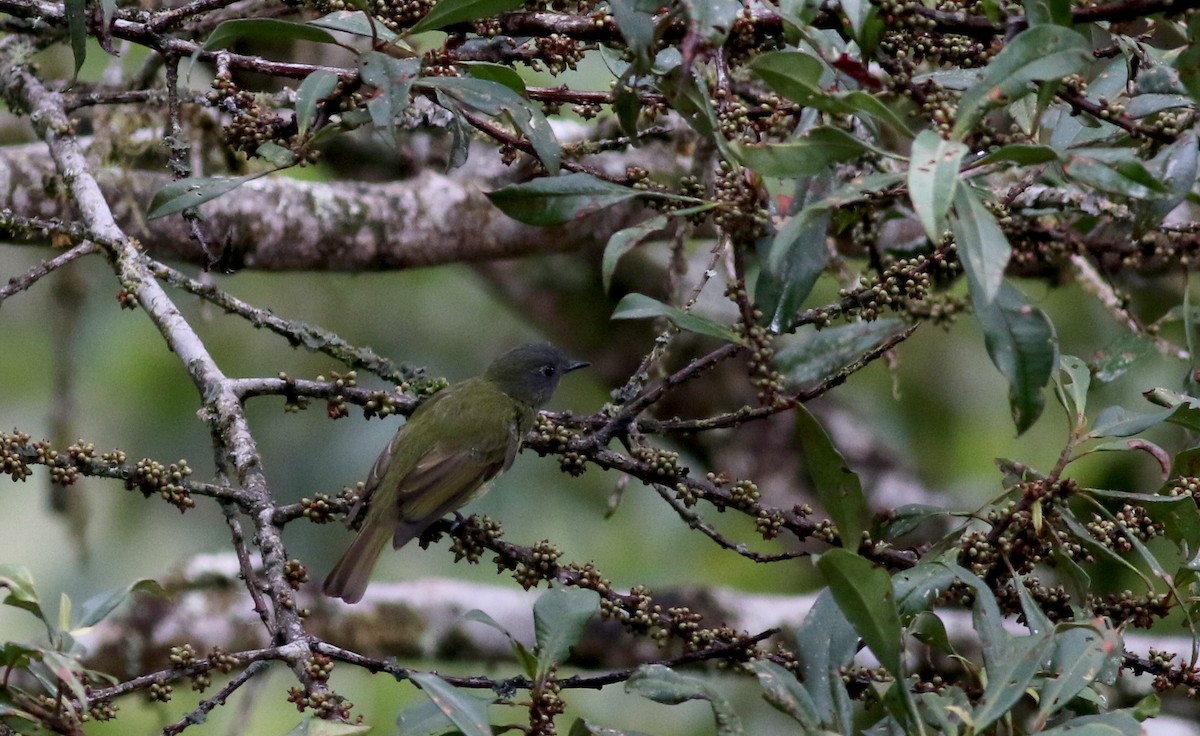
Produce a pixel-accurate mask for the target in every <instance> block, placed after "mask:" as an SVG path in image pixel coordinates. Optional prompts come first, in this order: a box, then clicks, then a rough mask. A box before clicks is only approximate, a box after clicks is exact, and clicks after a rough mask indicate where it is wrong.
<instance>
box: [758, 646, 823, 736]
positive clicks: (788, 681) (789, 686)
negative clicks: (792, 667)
mask: <svg viewBox="0 0 1200 736" xmlns="http://www.w3.org/2000/svg"><path fill="white" fill-rule="evenodd" d="M746 669H748V670H750V671H751V672H753V673H754V675H755V676H756V677H757V678H758V685H759V687H761V688H762V689H763V698H765V699H766V701H767V702H768V703H770V704H771V705H773V706H775V708H777V709H778V710H780V711H781V712H783V713H786V714H787V715H789V716H791V717H792V718H794V719H795V720H796V721H799V723H800V725H801V726H803V727H804V728H805V729H807V730H809V731H815V730H817V729H818V728H820V726H821V717H820V715H818V713H817V705H816V703H814V702H813V699H812V696H811V695H809V694H808V691H807V690H805V689H804V685H803V684H802V683H801V682H800V681H799V680H797V679H796V676H795V675H793V674H792V673H791V672H790V671H788V670H787V669H785V668H784V667H781V666H780V665H777V664H775V663H774V662H772V661H771V660H769V659H755V660H751V661H749V662H747V663H746Z"/></svg>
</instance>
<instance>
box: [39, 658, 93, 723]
mask: <svg viewBox="0 0 1200 736" xmlns="http://www.w3.org/2000/svg"><path fill="white" fill-rule="evenodd" d="M42 664H44V665H45V667H46V671H48V672H50V673H51V674H52V675H53V677H54V679H55V680H56V681H57V682H58V683H59V684H61V685H65V686H66V688H67V690H69V691H70V692H71V694H72V695H73V696H74V697H75V699H76V700H78V701H79V702H80V703H82V704H83V707H84V708H85V709H86V708H87V704H88V692H87V685H86V683H84V681H83V677H82V676H81V670H82V669H83V668H82V666H81V665H80V664H79V661H78V660H76V659H74V658H73V657H70V656H68V655H66V654H63V653H62V652H58V651H55V650H53V649H43V650H42ZM31 667H32V668H34V669H36V668H37V667H38V663H36V662H35V663H32V664H31ZM60 689H61V688H60V687H55V688H53V689H51V692H58V691H59V690H60Z"/></svg>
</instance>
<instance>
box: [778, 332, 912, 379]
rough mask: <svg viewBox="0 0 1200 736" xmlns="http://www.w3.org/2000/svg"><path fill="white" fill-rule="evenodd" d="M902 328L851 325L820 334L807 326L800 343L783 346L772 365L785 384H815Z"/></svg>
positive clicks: (798, 341)
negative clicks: (781, 375) (777, 369)
mask: <svg viewBox="0 0 1200 736" xmlns="http://www.w3.org/2000/svg"><path fill="white" fill-rule="evenodd" d="M905 327H906V325H905V324H904V322H902V321H901V320H898V319H877V320H875V321H874V322H852V323H850V324H848V325H839V326H837V327H826V328H824V329H820V330H818V329H816V328H815V327H811V326H809V329H808V330H806V331H805V333H804V334H803V335H801V336H800V339H798V340H796V341H794V342H789V343H787V344H786V345H785V346H784V347H783V348H781V349H780V350H779V352H777V353H776V354H775V365H776V366H777V367H778V368H779V371H780V372H781V373H783V375H784V377H785V378H787V380H788V383H791V384H793V385H798V386H802V385H805V384H810V383H815V382H817V381H821V380H824V379H826V378H829V377H830V376H832V375H834V374H835V373H837V372H838V371H839V370H840V369H841V368H842V367H844V366H845V365H847V364H849V363H851V362H852V361H854V360H855V359H857V358H859V357H861V356H862V355H863V354H864V353H867V352H869V351H871V350H873V349H875V348H876V347H877V346H879V345H880V344H882V343H884V342H886V341H887V340H889V339H891V338H892V337H894V336H895V335H896V334H898V333H899V332H901V331H903V330H904V328H905ZM798 334H799V331H798Z"/></svg>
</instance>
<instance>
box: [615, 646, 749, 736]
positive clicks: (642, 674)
mask: <svg viewBox="0 0 1200 736" xmlns="http://www.w3.org/2000/svg"><path fill="white" fill-rule="evenodd" d="M625 692H627V693H636V694H638V695H641V696H642V697H644V698H648V699H650V700H653V701H654V702H656V703H662V704H664V705H679V704H680V703H686V702H688V701H689V700H707V701H708V703H709V705H710V706H711V707H712V711H713V719H714V720H715V721H716V724H717V734H718V736H740V734H742V733H744V729H743V728H742V721H741V719H740V718H738V715H737V713H735V712H734V710H733V707H732V706H731V705H730V704H729V701H727V700H726V699H725V698H724V697H722V696H721V694H720V693H719V692H718V691H717V689H716V688H715V687H713V686H712V685H709V684H708V683H707V682H705V681H704V680H700V679H697V678H695V677H688V676H686V675H681V674H679V673H678V672H676V671H674V670H672V669H671V668H669V667H667V666H666V665H661V664H644V665H642V666H641V667H638V668H637V669H636V670H634V672H633V674H632V675H630V676H629V679H628V680H626V681H625Z"/></svg>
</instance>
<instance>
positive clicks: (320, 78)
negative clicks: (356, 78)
mask: <svg viewBox="0 0 1200 736" xmlns="http://www.w3.org/2000/svg"><path fill="white" fill-rule="evenodd" d="M337 83H338V75H337V73H335V72H332V71H329V70H328V69H318V70H316V71H315V72H313V73H312V74H309V75H308V76H307V77H305V78H304V81H303V82H301V83H300V86H299V87H298V88H297V89H296V127H297V129H298V130H299V133H300V135H301V137H303V136H304V134H305V133H307V132H308V128H309V126H311V125H312V124H313V123H314V122H315V121H316V119H317V105H319V104H320V103H321V102H323V101H324V100H325V98H326V97H328V96H329V95H331V94H333V90H334V89H335V88H336V87H337Z"/></svg>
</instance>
